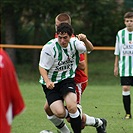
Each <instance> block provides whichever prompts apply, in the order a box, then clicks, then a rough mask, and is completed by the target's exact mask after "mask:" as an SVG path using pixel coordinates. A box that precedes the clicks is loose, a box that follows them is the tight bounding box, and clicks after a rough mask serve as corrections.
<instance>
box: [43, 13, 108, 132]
mask: <svg viewBox="0 0 133 133" xmlns="http://www.w3.org/2000/svg"><path fill="white" fill-rule="evenodd" d="M63 22H65V23H68V24H70V25H71V17H70V16H69V15H68V14H67V13H60V14H59V15H57V17H56V18H55V29H57V26H58V25H59V24H61V23H63ZM57 37H58V35H57V34H55V38H57ZM72 37H75V36H74V35H72ZM85 66H86V65H85V57H84V54H80V60H79V64H78V67H77V69H76V72H75V78H74V81H75V83H76V95H77V104H78V105H77V106H78V108H79V107H80V108H81V105H80V104H81V95H82V94H83V92H84V90H85V88H86V86H87V81H88V77H87V75H86V74H85V72H84V69H85ZM44 110H45V112H46V113H47V118H48V119H49V120H50V121H51V122H52V123H53V124H54V125H55V126H56V127H57V128H58V129H59V130H60V132H63V133H70V130H69V129H68V127H67V126H66V124H65V123H64V120H63V119H59V118H57V117H56V116H55V115H53V113H52V112H51V110H50V109H49V106H48V104H47V102H46V104H45V106H44ZM67 120H68V121H69V117H67ZM105 125H106V120H105V119H100V118H95V117H92V116H89V115H87V114H85V113H83V115H82V129H83V128H84V127H85V126H93V127H96V130H97V133H102V132H104V133H105V128H106V127H105Z"/></svg>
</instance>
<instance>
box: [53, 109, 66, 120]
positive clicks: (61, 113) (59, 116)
mask: <svg viewBox="0 0 133 133" xmlns="http://www.w3.org/2000/svg"><path fill="white" fill-rule="evenodd" d="M54 114H55V115H56V116H57V117H58V118H65V111H64V110H58V111H56V112H55V113H54Z"/></svg>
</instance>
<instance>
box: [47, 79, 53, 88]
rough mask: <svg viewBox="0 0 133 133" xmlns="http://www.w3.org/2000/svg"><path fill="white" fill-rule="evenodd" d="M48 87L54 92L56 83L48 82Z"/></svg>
mask: <svg viewBox="0 0 133 133" xmlns="http://www.w3.org/2000/svg"><path fill="white" fill-rule="evenodd" d="M46 87H47V88H48V89H51V90H52V89H53V88H54V82H51V81H48V82H46Z"/></svg>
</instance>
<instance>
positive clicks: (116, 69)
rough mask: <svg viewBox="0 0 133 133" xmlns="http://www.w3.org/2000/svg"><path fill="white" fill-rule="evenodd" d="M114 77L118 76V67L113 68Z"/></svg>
mask: <svg viewBox="0 0 133 133" xmlns="http://www.w3.org/2000/svg"><path fill="white" fill-rule="evenodd" d="M114 76H116V77H117V76H118V67H114Z"/></svg>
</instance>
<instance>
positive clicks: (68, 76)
mask: <svg viewBox="0 0 133 133" xmlns="http://www.w3.org/2000/svg"><path fill="white" fill-rule="evenodd" d="M57 34H58V38H55V39H52V40H50V41H49V42H48V43H47V44H46V45H45V46H44V47H43V49H42V51H41V55H40V61H39V71H40V74H41V76H42V78H41V79H40V83H41V84H42V87H43V90H44V92H45V95H46V98H47V101H48V104H49V105H50V108H51V110H52V112H53V113H54V115H56V116H58V117H59V118H64V117H65V116H66V115H67V112H66V110H65V107H64V104H63V101H65V103H66V106H67V109H68V113H69V116H70V121H71V127H72V129H73V132H74V133H81V116H80V112H79V110H78V109H77V102H76V93H75V82H74V76H75V70H76V68H77V65H78V62H79V54H80V53H84V52H86V51H91V50H93V45H92V43H91V42H90V41H89V40H88V39H87V37H86V35H84V34H79V35H77V38H76V37H75V38H71V36H72V34H73V29H72V27H71V26H70V25H69V24H68V23H61V24H60V25H59V26H58V27H57ZM84 44H85V45H84ZM62 100H63V101H62Z"/></svg>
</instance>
